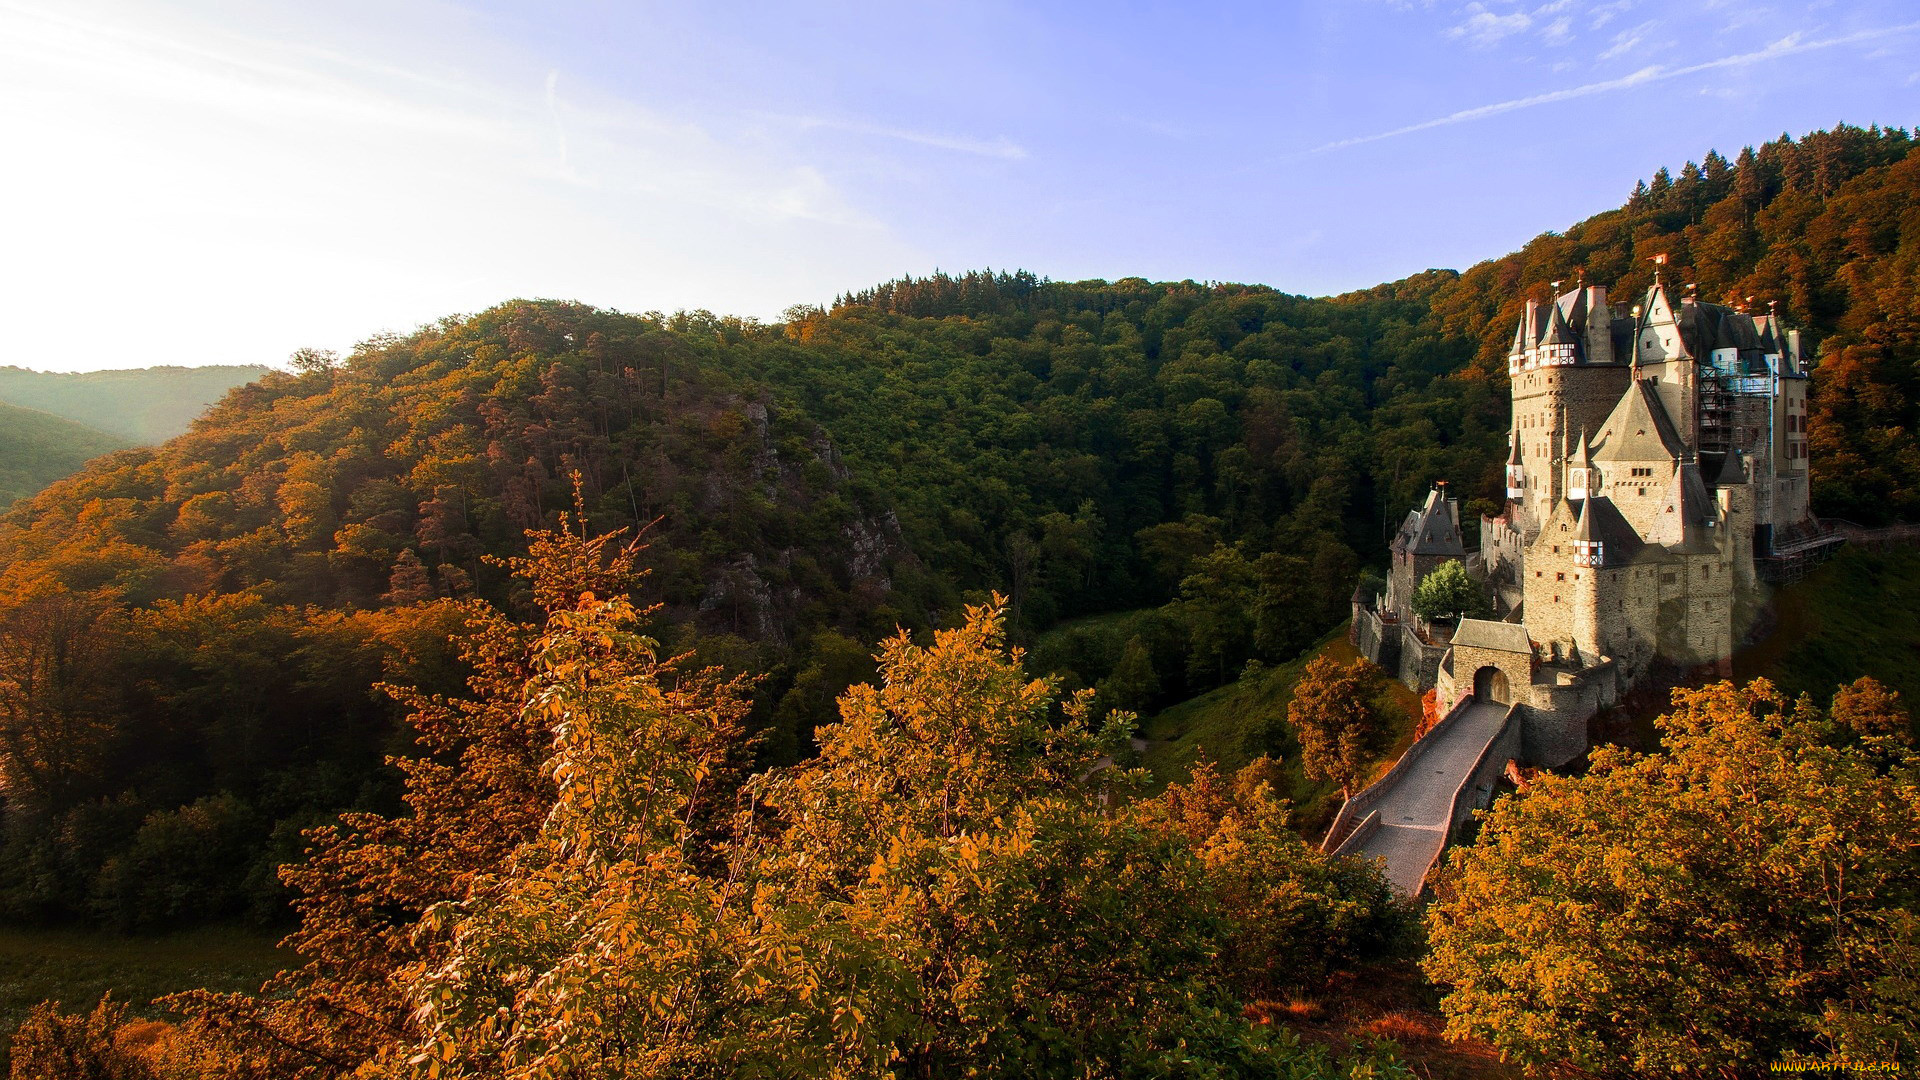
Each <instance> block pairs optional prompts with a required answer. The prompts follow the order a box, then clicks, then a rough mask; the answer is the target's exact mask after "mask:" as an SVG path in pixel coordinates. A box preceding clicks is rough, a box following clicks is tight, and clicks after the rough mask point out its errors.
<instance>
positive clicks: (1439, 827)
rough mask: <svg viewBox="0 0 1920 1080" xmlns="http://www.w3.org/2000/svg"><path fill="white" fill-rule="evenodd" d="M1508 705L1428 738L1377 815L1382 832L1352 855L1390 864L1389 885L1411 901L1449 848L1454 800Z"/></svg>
mask: <svg viewBox="0 0 1920 1080" xmlns="http://www.w3.org/2000/svg"><path fill="white" fill-rule="evenodd" d="M1507 709H1508V706H1506V705H1499V704H1493V703H1488V704H1485V705H1481V704H1475V705H1469V706H1467V711H1466V713H1465V715H1463V716H1461V717H1460V719H1459V720H1458V721H1457V722H1456V723H1455V724H1454V725H1453V727H1451V728H1450V729H1448V730H1447V731H1445V732H1443V733H1441V734H1439V735H1429V736H1427V738H1426V739H1423V740H1421V743H1420V744H1418V745H1421V746H1424V747H1425V749H1424V750H1423V751H1422V753H1421V757H1420V759H1419V761H1418V762H1416V763H1415V765H1414V767H1413V768H1412V769H1410V770H1408V771H1407V772H1404V773H1402V774H1400V776H1399V777H1398V778H1397V779H1396V780H1395V781H1394V784H1393V787H1392V788H1391V789H1390V790H1388V791H1386V792H1385V793H1384V794H1383V795H1382V796H1381V798H1380V801H1379V802H1377V803H1375V804H1374V809H1375V810H1376V811H1378V812H1379V814H1380V827H1379V828H1378V829H1376V830H1375V831H1374V833H1373V835H1371V836H1369V837H1367V839H1366V841H1365V842H1364V843H1362V844H1361V845H1360V846H1359V847H1358V848H1357V849H1355V850H1354V851H1353V854H1355V855H1359V856H1362V857H1372V858H1380V859H1385V860H1386V863H1387V880H1388V881H1391V882H1393V886H1394V888H1396V889H1399V890H1400V891H1401V892H1403V893H1405V894H1407V895H1408V896H1413V895H1415V894H1417V893H1418V892H1419V891H1420V885H1421V882H1422V881H1423V880H1424V879H1425V878H1426V876H1427V869H1428V868H1429V867H1431V866H1432V865H1433V861H1434V859H1436V858H1438V857H1439V855H1440V849H1441V847H1443V846H1444V845H1445V844H1446V842H1447V815H1448V814H1450V813H1451V812H1452V811H1453V797H1454V795H1455V794H1456V793H1457V792H1459V790H1460V789H1461V787H1463V786H1464V785H1465V784H1466V783H1467V781H1468V780H1470V779H1471V778H1472V775H1473V766H1474V764H1475V763H1476V762H1478V761H1479V760H1480V755H1481V753H1482V752H1483V751H1485V750H1486V748H1487V744H1488V743H1491V742H1492V741H1493V740H1494V737H1495V736H1497V735H1499V734H1500V728H1501V726H1502V725H1503V724H1504V722H1505V721H1506V718H1507Z"/></svg>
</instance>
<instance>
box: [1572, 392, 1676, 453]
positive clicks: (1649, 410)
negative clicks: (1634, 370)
mask: <svg viewBox="0 0 1920 1080" xmlns="http://www.w3.org/2000/svg"><path fill="white" fill-rule="evenodd" d="M1684 449H1685V444H1684V443H1682V442H1681V441H1680V433H1679V432H1678V431H1676V430H1675V429H1674V426H1673V420H1672V418H1670V417H1668V416H1667V407H1666V406H1665V405H1662V404H1661V403H1660V395H1658V394H1656V393H1654V392H1653V387H1651V386H1650V385H1648V383H1647V381H1646V380H1644V379H1634V380H1632V381H1631V382H1629V383H1628V384H1627V392H1626V393H1624V394H1622V395H1620V401H1619V403H1618V404H1616V405H1615V406H1614V407H1613V412H1611V413H1609V414H1608V415H1607V420H1606V423H1604V424H1602V425H1600V443H1599V449H1598V450H1596V451H1595V452H1594V455H1593V457H1594V460H1596V461H1658V460H1662V459H1665V460H1668V461H1673V460H1677V459H1678V458H1679V457H1680V455H1681V453H1682V452H1683V450H1684Z"/></svg>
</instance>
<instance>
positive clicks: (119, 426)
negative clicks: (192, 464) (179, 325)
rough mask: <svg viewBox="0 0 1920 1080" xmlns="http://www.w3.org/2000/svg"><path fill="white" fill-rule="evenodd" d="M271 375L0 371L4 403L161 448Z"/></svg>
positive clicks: (192, 370) (232, 370) (176, 370)
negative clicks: (230, 394)
mask: <svg viewBox="0 0 1920 1080" xmlns="http://www.w3.org/2000/svg"><path fill="white" fill-rule="evenodd" d="M271 370H272V369H271V368H267V367H263V366H261V365H259V364H235V365H223V366H215V367H149V368H128V369H124V370H119V371H82V372H55V371H32V370H29V369H27V368H22V367H10V366H8V367H0V402H5V403H7V404H10V405H17V406H20V407H22V408H27V409H37V410H39V411H41V412H43V413H52V414H53V415H54V416H60V417H65V418H67V419H68V420H74V421H77V422H79V423H81V424H85V425H86V426H88V427H90V428H94V429H97V430H98V431H101V432H105V433H107V434H109V435H113V436H118V437H119V439H120V440H122V441H121V443H120V444H119V445H123V446H124V445H157V444H159V443H163V442H166V441H167V440H168V439H171V438H173V437H174V436H176V435H182V434H185V433H186V430H187V427H188V425H190V424H192V423H193V419H194V417H196V416H199V415H200V414H201V413H203V412H205V411H206V409H207V406H209V405H211V404H213V403H214V402H216V401H218V400H220V399H221V398H222V397H224V396H226V393H227V391H229V390H231V389H233V388H234V387H236V386H241V385H244V384H246V383H250V382H253V381H255V380H257V379H259V378H260V377H261V376H263V375H265V374H266V373H267V372H268V371H271ZM76 464H77V463H76ZM0 467H3V466H0Z"/></svg>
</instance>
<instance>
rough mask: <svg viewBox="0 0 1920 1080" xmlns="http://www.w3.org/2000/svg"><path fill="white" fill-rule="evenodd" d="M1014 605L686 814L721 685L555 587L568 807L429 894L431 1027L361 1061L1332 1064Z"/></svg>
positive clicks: (906, 650)
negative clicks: (1241, 943)
mask: <svg viewBox="0 0 1920 1080" xmlns="http://www.w3.org/2000/svg"><path fill="white" fill-rule="evenodd" d="M1002 617H1003V609H1001V608H998V607H995V608H975V609H972V610H971V611H970V612H969V616H968V620H967V622H966V624H965V625H964V626H962V627H959V628H956V629H954V630H949V631H942V632H939V633H938V634H936V635H935V637H934V640H933V642H932V643H931V644H930V645H921V644H916V643H914V642H913V641H912V639H911V638H910V637H908V636H907V635H905V634H901V635H899V636H897V637H895V638H893V639H891V640H889V641H887V642H886V643H885V644H884V645H883V646H882V648H881V652H880V656H879V665H880V674H881V679H880V685H878V686H873V685H857V686H855V687H853V688H852V689H851V690H849V691H848V692H847V694H846V695H845V696H844V697H843V698H842V699H841V706H840V707H841V721H840V722H839V723H838V724H834V725H830V726H828V727H825V728H822V729H821V730H820V731H819V732H818V738H819V742H820V754H819V756H818V757H817V758H815V759H813V760H811V761H808V762H805V763H802V764H800V765H798V766H795V767H792V768H788V769H776V770H773V771H771V772H769V773H766V774H764V775H762V776H760V777H757V778H756V779H754V780H753V781H752V782H751V783H750V784H749V785H748V786H747V787H746V789H745V791H744V795H743V798H744V800H745V801H744V802H743V803H742V804H741V806H740V811H739V815H738V817H737V819H736V823H735V825H734V835H733V837H732V838H731V839H729V840H726V841H724V842H713V841H712V840H710V839H708V838H703V837H701V836H700V835H699V833H698V831H697V830H696V829H694V828H692V827H691V823H692V822H695V821H697V820H699V818H700V816H701V813H702V809H701V807H702V805H703V803H706V802H710V801H711V800H712V799H714V798H716V797H719V796H722V795H723V794H724V792H725V790H726V789H725V787H724V786H716V785H715V784H714V783H713V777H714V775H715V773H716V770H717V768H718V762H719V757H718V755H719V754H720V751H721V750H722V748H724V747H725V746H727V745H729V743H730V742H731V741H732V740H731V735H732V731H731V727H732V725H733V724H735V723H737V716H736V715H734V714H733V712H732V711H731V710H730V709H728V708H725V707H714V706H707V707H704V708H703V707H696V708H694V709H692V710H675V709H673V708H671V707H669V706H668V704H667V702H666V701H665V700H664V699H663V698H661V697H660V696H659V689H658V686H657V684H656V683H655V682H654V681H653V679H652V677H651V675H650V673H649V670H648V666H647V661H646V660H645V657H646V656H647V654H648V652H649V650H650V645H649V644H648V643H647V642H645V641H644V640H643V639H640V638H637V637H634V636H632V634H631V629H630V628H631V621H632V612H631V609H630V608H627V607H625V606H623V605H622V604H621V603H620V602H618V601H600V600H595V599H592V598H588V599H585V600H583V601H582V603H581V604H580V605H579V607H578V608H577V609H575V610H573V611H570V612H559V613H556V615H555V616H554V617H553V618H552V619H551V620H550V622H549V624H548V630H547V634H546V636H545V637H544V638H543V640H542V643H541V646H540V649H539V650H538V652H537V653H536V656H537V660H536V669H537V672H536V675H535V677H534V679H533V681H532V684H531V687H530V690H531V692H530V695H529V698H528V700H529V702H530V707H531V709H532V710H533V711H535V712H537V713H538V714H539V715H541V716H543V717H544V718H545V720H546V721H547V722H548V723H550V724H551V725H552V726H553V730H554V733H555V743H554V747H555V752H554V756H553V758H552V759H551V761H550V762H549V766H548V768H549V771H550V772H551V773H552V775H553V776H554V777H555V780H556V783H557V789H558V795H559V797H558V801H557V802H556V804H555V809H554V811H553V813H552V814H550V815H549V816H548V818H547V819H546V821H545V822H544V823H543V825H542V828H541V830H540V832H539V834H538V835H537V836H536V837H534V838H533V839H532V840H531V841H530V842H529V843H527V844H526V845H523V846H522V847H521V848H520V849H519V851H517V852H516V853H515V855H514V857H513V859H512V860H511V861H510V862H509V863H508V864H507V866H506V867H505V868H504V871H503V873H502V874H501V876H500V877H499V878H497V879H495V880H492V881H490V882H487V883H485V884H484V885H482V886H480V887H477V888H476V889H475V890H474V891H473V892H472V893H471V894H470V895H469V897H468V898H467V899H465V900H464V901H459V902H450V903H447V904H443V905H440V906H439V907H436V908H435V909H433V910H432V911H431V912H429V913H428V915H427V917H426V919H425V920H424V921H425V925H427V926H429V927H432V928H433V932H434V933H435V934H436V935H438V936H442V937H444V940H446V941H447V942H449V947H448V948H447V950H446V952H445V953H444V954H443V955H441V956H438V957H436V958H431V959H427V958H423V959H422V960H421V961H420V962H418V963H416V964H414V965H412V966H411V967H410V968H408V969H407V971H406V972H405V973H403V978H402V979H401V982H402V983H403V984H404V985H405V986H406V993H407V995H408V997H409V999H410V1001H411V1002H412V1009H411V1012H410V1015H411V1016H412V1017H413V1018H414V1023H415V1024H416V1025H417V1027H416V1030H415V1032H414V1036H413V1039H412V1041H411V1042H410V1043H409V1044H407V1045H403V1046H399V1047H396V1048H394V1049H392V1050H390V1051H388V1052H386V1053H383V1054H382V1055H380V1056H379V1057H378V1058H377V1059H376V1062H375V1064H374V1065H373V1066H372V1067H371V1068H372V1074H373V1075H382V1076H396V1077H399V1076H404V1077H427V1076H442V1077H445V1076H462V1077H464V1076H472V1077H482V1076H506V1077H547V1076H609V1077H612V1076H619V1077H656V1076H658V1077H667V1076H674V1077H679V1076H709V1075H710V1076H738V1075H760V1076H809V1077H811V1076H822V1077H825V1076H834V1077H838V1076H847V1077H855V1076H901V1077H908V1076H951V1075H981V1076H1014V1075H1019V1076H1082V1075H1086V1074H1087V1071H1088V1070H1089V1069H1092V1070H1093V1071H1095V1072H1097V1073H1099V1074H1106V1075H1133V1074H1135V1073H1138V1074H1139V1075H1166V1076H1200V1075H1205V1076H1277V1075H1280V1070H1281V1069H1283V1068H1293V1069H1297V1070H1302V1071H1304V1072H1305V1073H1306V1074H1309V1075H1336V1074H1340V1073H1343V1072H1347V1071H1349V1066H1337V1065H1336V1064H1335V1063H1334V1062H1332V1061H1331V1060H1330V1059H1328V1058H1326V1057H1325V1056H1324V1055H1318V1054H1315V1053H1312V1052H1309V1051H1305V1050H1302V1049H1300V1048H1299V1047H1298V1046H1297V1045H1294V1044H1292V1043H1291V1042H1290V1041H1288V1040H1286V1039H1284V1038H1276V1037H1274V1036H1272V1035H1271V1034H1270V1033H1264V1032H1260V1031H1257V1030H1255V1029H1253V1028H1251V1027H1249V1026H1248V1025H1247V1023H1246V1021H1244V1020H1243V1019H1241V1018H1240V1017H1239V1016H1238V1015H1237V1012H1236V1011H1235V1008H1234V1005H1233V996H1232V993H1231V991H1230V989H1229V984H1228V980H1227V979H1226V978H1225V977H1224V973H1223V972H1222V971H1221V970H1220V968H1219V967H1218V966H1217V957H1218V956H1219V954H1220V950H1221V949H1222V947H1223V945H1224V943H1225V936H1226V934H1227V932H1228V930H1229V928H1230V926H1231V925H1232V923H1231V922H1230V918H1229V916H1228V914H1227V904H1226V903H1225V894H1224V893H1221V892H1216V891H1215V890H1213V889H1211V888H1210V887H1209V879H1208V877H1207V873H1206V869H1205V866H1204V862H1203V860H1199V859H1196V858H1195V852H1194V849H1193V845H1192V842H1191V840H1190V839H1189V838H1187V837H1185V836H1184V835H1182V834H1181V833H1179V832H1178V831H1177V830H1171V829H1167V828H1163V827H1158V826H1154V825H1152V824H1151V823H1150V822H1149V821H1148V820H1146V819H1143V818H1140V817H1139V816H1138V815H1137V814H1135V813H1132V812H1116V811H1115V810H1114V809H1113V808H1112V807H1111V806H1110V805H1109V800H1110V798H1111V797H1112V796H1113V795H1115V794H1116V793H1118V792H1120V791H1122V790H1125V789H1126V788H1128V787H1130V786H1131V785H1133V784H1136V783H1138V781H1139V778H1138V777H1137V776H1132V775H1128V774H1123V773H1117V772H1114V771H1113V770H1112V769H1111V767H1110V766H1109V765H1107V764H1106V759H1107V758H1108V756H1109V755H1110V754H1111V753H1112V751H1113V750H1114V749H1115V748H1116V747H1117V746H1119V745H1121V744H1122V740H1123V738H1124V733H1125V730H1126V726H1125V725H1126V723H1127V722H1128V718H1127V717H1126V716H1125V715H1124V714H1120V715H1115V716H1113V717H1111V718H1110V719H1109V721H1108V723H1107V724H1106V725H1105V726H1104V727H1095V726H1093V725H1092V724H1091V723H1090V721H1089V719H1088V715H1087V706H1088V702H1089V699H1090V694H1085V693H1083V694H1081V695H1079V696H1078V697H1076V698H1074V699H1072V700H1070V701H1068V702H1066V703H1065V712H1064V716H1063V717H1062V716H1058V715H1056V714H1055V712H1054V707H1055V705H1056V703H1057V702H1056V695H1055V691H1054V688H1053V687H1052V685H1051V684H1050V683H1048V682H1047V681H1045V680H1035V679H1031V678H1028V677H1027V676H1026V675H1025V674H1024V673H1023V672H1022V671H1021V668H1020V664H1019V657H1018V655H1017V653H1016V654H1009V653H1008V652H1007V651H1006V649H1005V645H1004V638H1003V632H1004V631H1003V629H1002V621H1001V620H1002ZM715 701H716V703H720V704H723V703H724V699H715ZM1272 826H1273V822H1272V821H1271V820H1268V821H1266V822H1264V823H1254V824H1252V825H1250V826H1248V827H1249V828H1250V829H1251V830H1252V831H1253V832H1256V833H1258V834H1259V835H1261V836H1265V837H1267V840H1266V842H1267V843H1269V844H1271V843H1272V842H1274V841H1275V838H1274V837H1273V836H1272V835H1270V833H1271V830H1272ZM1226 842H1227V841H1222V843H1226ZM1241 842H1243V843H1244V841H1241ZM1294 844H1295V845H1296V846H1297V844H1298V842H1297V841H1294ZM1297 854H1298V853H1297V852H1295V851H1293V850H1292V849H1286V850H1285V852H1284V854H1283V855H1282V856H1281V858H1282V860H1283V861H1284V860H1285V859H1289V858H1291V857H1293V856H1295V855H1297ZM1256 865H1260V864H1256V863H1246V864H1245V865H1243V866H1242V867H1241V868H1240V871H1241V872H1242V873H1247V872H1250V867H1253V866H1256ZM1253 872H1256V873H1257V871H1253ZM1374 885H1375V887H1376V888H1380V886H1379V885H1378V882H1377V880H1376V881H1374ZM1382 895H1384V893H1382ZM1147 897H1151V898H1152V902H1151V903H1143V902H1142V900H1143V898H1147ZM1309 906H1310V905H1309ZM1350 1068H1351V1069H1357V1070H1361V1071H1362V1072H1366V1071H1367V1070H1374V1071H1373V1072H1371V1073H1369V1074H1370V1075H1384V1074H1385V1073H1384V1070H1390V1069H1391V1068H1392V1066H1391V1065H1390V1063H1387V1062H1385V1061H1370V1060H1360V1061H1356V1062H1354V1063H1352V1064H1351V1066H1350ZM1298 1074H1300V1073H1299V1072H1296V1073H1292V1074H1289V1075H1298Z"/></svg>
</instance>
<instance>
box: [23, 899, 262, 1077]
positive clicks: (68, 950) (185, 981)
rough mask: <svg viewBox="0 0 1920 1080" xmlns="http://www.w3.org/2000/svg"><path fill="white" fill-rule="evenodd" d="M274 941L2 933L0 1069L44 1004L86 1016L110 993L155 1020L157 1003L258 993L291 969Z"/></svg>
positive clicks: (231, 934)
mask: <svg viewBox="0 0 1920 1080" xmlns="http://www.w3.org/2000/svg"><path fill="white" fill-rule="evenodd" d="M276 941H277V937H276V936H275V935H271V934H267V933H263V932H260V931H257V930H242V929H231V928H209V929H200V930H191V931H186V932H183V933H178V934H169V935H166V936H164V937H124V936H121V935H118V934H109V933H101V932H97V931H94V932H90V931H81V930H20V929H11V928H0V1067H4V1065H5V1064H6V1057H7V1055H6V1049H7V1046H8V1044H9V1043H10V1042H11V1041H12V1035H13V1030H14V1029H15V1028H17V1027H19V1026H20V1021H22V1020H24V1019H25V1018H26V1015H27V1010H29V1009H31V1008H32V1007H33V1006H34V1005H36V1004H38V1003H39V1002H41V1001H45V1000H49V999H51V1000H55V1001H59V1002H61V1003H63V1004H64V1005H65V1007H66V1008H67V1009H68V1010H69V1011H72V1010H76V1009H81V1010H84V1009H90V1008H92V1007H93V1004H94V1002H96V1001H99V1000H100V995H101V994H104V993H107V992H108V991H112V993H113V996H114V998H115V999H116V1000H120V1001H125V1002H129V1003H130V1004H131V1005H132V1007H133V1011H134V1012H136V1013H140V1014H142V1015H154V1014H155V1012H156V1010H153V1009H151V1008H149V1005H150V1003H151V1002H152V1001H153V999H154V998H157V997H162V996H164V995H166V994H171V993H175V992H178V991H181V990H193V989H197V988H202V987H204V988H206V989H211V990H257V989H259V987H260V984H261V983H262V982H263V981H265V980H266V978H267V977H268V976H270V975H272V974H273V973H274V972H276V971H279V970H280V969H281V968H282V967H285V966H287V965H288V964H290V963H292V962H293V959H294V958H293V955H292V954H291V953H288V952H286V951H284V950H281V949H279V948H277V947H276V946H275V942H276Z"/></svg>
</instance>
